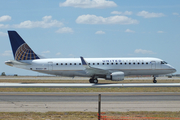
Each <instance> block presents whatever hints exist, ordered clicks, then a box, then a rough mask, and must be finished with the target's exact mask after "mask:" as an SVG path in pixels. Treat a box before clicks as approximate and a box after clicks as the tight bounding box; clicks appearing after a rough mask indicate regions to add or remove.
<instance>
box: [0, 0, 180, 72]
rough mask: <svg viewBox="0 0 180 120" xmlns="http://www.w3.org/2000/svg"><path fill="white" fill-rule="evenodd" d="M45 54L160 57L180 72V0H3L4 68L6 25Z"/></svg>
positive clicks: (1, 67) (8, 56)
mask: <svg viewBox="0 0 180 120" xmlns="http://www.w3.org/2000/svg"><path fill="white" fill-rule="evenodd" d="M8 30H15V31H17V32H18V33H19V34H20V36H21V37H22V38H23V39H24V40H25V41H26V43H27V44H28V45H29V46H30V47H31V48H32V49H33V51H35V53H37V54H39V55H41V56H44V57H46V58H78V57H80V56H83V57H84V58H101V57H103V58H105V57H155V58H160V59H162V60H164V61H166V62H168V63H169V64H170V65H172V66H174V67H175V68H176V69H177V72H176V74H179V73H180V63H179V61H180V53H179V51H180V47H179V46H180V0H1V1H0V41H1V44H0V58H1V59H0V73H2V72H5V73H6V74H18V75H41V74H40V73H36V72H32V71H28V70H23V69H19V68H14V67H10V66H7V65H5V64H4V62H5V61H7V60H13V59H14V58H13V55H12V50H11V46H10V42H9V38H8V34H7V31H8Z"/></svg>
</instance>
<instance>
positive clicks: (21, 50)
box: [8, 31, 40, 60]
mask: <svg viewBox="0 0 180 120" xmlns="http://www.w3.org/2000/svg"><path fill="white" fill-rule="evenodd" d="M8 35H9V39H10V42H11V47H12V51H13V55H14V59H15V60H35V59H40V58H39V57H38V56H37V55H36V53H34V51H33V50H32V49H31V48H30V47H29V46H28V44H26V42H25V41H24V40H23V39H22V38H21V36H20V35H19V34H18V33H17V32H16V31H8Z"/></svg>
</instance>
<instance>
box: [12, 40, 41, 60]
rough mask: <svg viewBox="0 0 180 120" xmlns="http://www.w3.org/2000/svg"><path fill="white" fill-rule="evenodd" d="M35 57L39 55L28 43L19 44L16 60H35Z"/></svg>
mask: <svg viewBox="0 0 180 120" xmlns="http://www.w3.org/2000/svg"><path fill="white" fill-rule="evenodd" d="M34 59H39V57H38V56H37V55H36V54H35V53H34V51H33V50H32V49H31V48H30V47H29V46H28V45H27V44H26V43H24V44H22V45H21V46H19V48H18V49H17V51H16V54H15V60H34Z"/></svg>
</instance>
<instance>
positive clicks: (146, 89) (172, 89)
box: [0, 87, 180, 92]
mask: <svg viewBox="0 0 180 120" xmlns="http://www.w3.org/2000/svg"><path fill="white" fill-rule="evenodd" d="M0 92H180V87H139V88H135V87H132V88H0Z"/></svg>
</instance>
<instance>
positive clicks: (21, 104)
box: [0, 88, 180, 112]
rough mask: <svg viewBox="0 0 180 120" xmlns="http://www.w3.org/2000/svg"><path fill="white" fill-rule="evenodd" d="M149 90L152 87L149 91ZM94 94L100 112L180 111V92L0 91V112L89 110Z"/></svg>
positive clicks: (91, 106)
mask: <svg viewBox="0 0 180 120" xmlns="http://www.w3.org/2000/svg"><path fill="white" fill-rule="evenodd" d="M152 89H153V88H152ZM98 94H101V96H102V98H101V100H102V104H101V106H102V108H101V109H102V111H103V112H106V111H124V112H125V111H180V93H179V92H177V93H173V92H167V93H165V92H162V93H161V92H147V93H146V92H142V93H139V92H128V93H126V92H125V93H116V92H113V93H109V92H103V93H94V92H93V93H89V92H88V93H62V92H61V93H39V92H38V93H37V92H34V93H25V92H0V112H24V111H34V112H48V111H93V112H97V109H98V108H97V106H98Z"/></svg>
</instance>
